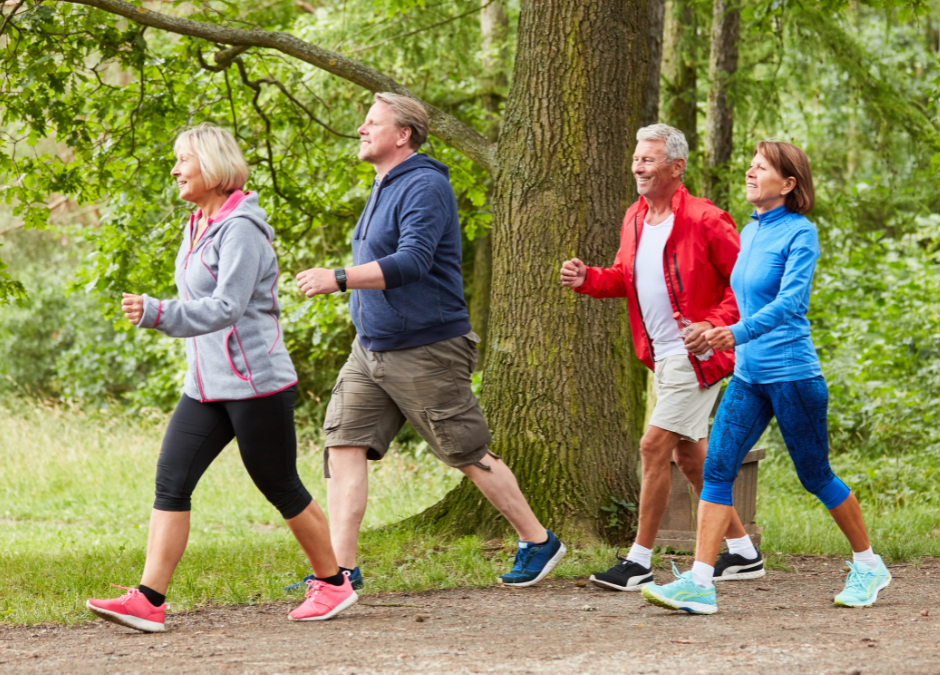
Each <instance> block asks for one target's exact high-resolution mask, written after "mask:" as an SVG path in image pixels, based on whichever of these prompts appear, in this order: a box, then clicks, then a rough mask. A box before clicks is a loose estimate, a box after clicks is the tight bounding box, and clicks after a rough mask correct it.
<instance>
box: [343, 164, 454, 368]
mask: <svg viewBox="0 0 940 675" xmlns="http://www.w3.org/2000/svg"><path fill="white" fill-rule="evenodd" d="M448 176H449V172H448V170H447V167H446V166H445V165H444V164H441V163H440V162H438V161H435V160H433V159H431V158H430V157H428V156H427V155H419V154H414V155H412V156H411V157H409V158H408V159H406V160H405V161H404V162H402V163H401V164H399V165H398V166H396V167H395V168H394V169H392V170H391V171H389V172H388V173H387V174H386V175H385V178H383V179H382V181H381V182H378V181H376V182H374V183H373V184H372V191H371V193H370V194H369V202H368V203H367V204H366V208H365V211H364V212H363V214H362V216H361V217H360V218H359V223H358V224H357V225H356V229H355V230H354V231H353V241H352V246H353V264H354V265H364V264H366V263H370V262H372V261H378V263H379V266H380V267H381V268H382V273H383V274H384V276H385V290H384V291H375V290H371V291H367V290H354V291H353V292H352V297H350V299H349V310H350V313H351V314H352V320H353V323H354V324H355V326H356V332H357V333H358V334H359V341H360V343H361V344H362V346H363V347H364V348H365V349H368V350H370V351H374V352H377V351H388V350H393V349H407V348H409V347H419V346H421V345H427V344H431V343H434V342H440V341H442V340H448V339H450V338H454V337H459V336H461V335H466V334H467V333H469V332H470V316H469V314H468V313H467V303H466V301H465V300H464V296H463V276H462V275H461V271H460V260H461V246H460V220H459V218H458V215H457V199H456V198H455V197H454V190H453V189H452V188H451V186H450V181H449V180H448Z"/></svg>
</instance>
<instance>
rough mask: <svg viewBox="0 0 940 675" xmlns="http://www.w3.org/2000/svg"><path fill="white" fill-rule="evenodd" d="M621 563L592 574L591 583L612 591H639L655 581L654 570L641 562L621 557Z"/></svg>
mask: <svg viewBox="0 0 940 675" xmlns="http://www.w3.org/2000/svg"><path fill="white" fill-rule="evenodd" d="M617 558H618V559H619V560H620V562H619V563H617V564H616V565H614V566H613V567H611V568H610V569H609V570H607V571H606V572H598V573H597V574H592V575H591V583H592V584H594V585H595V586H600V587H601V588H607V589H609V590H612V591H638V590H640V589H641V588H643V586H645V585H646V584H651V583H653V570H651V569H650V568H649V567H643V565H641V564H640V563H636V562H633V561H632V560H627V559H626V558H621V557H620V556H619V555H618V556H617Z"/></svg>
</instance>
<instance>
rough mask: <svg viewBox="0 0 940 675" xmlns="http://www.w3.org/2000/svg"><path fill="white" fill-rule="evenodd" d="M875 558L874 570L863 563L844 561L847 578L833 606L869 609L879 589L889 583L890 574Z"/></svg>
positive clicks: (882, 562) (882, 563) (876, 597)
mask: <svg viewBox="0 0 940 675" xmlns="http://www.w3.org/2000/svg"><path fill="white" fill-rule="evenodd" d="M875 557H876V558H878V567H876V568H875V569H872V568H870V567H869V566H868V565H866V564H865V563H850V562H848V561H846V563H845V564H846V565H848V566H849V576H848V578H847V579H846V580H845V590H844V591H842V592H841V593H839V595H837V596H836V600H835V604H836V605H837V606H838V607H871V606H872V605H874V604H875V600H877V599H878V593H879V592H881V589H883V588H887V586H888V584H890V583H891V572H889V571H888V568H887V567H885V564H884V561H883V560H882V559H881V556H880V555H876V556H875Z"/></svg>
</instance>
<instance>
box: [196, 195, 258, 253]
mask: <svg viewBox="0 0 940 675" xmlns="http://www.w3.org/2000/svg"><path fill="white" fill-rule="evenodd" d="M200 218H202V209H199V210H198V211H196V214H195V215H194V216H193V217H192V219H191V220H190V225H192V224H194V223H195V222H196V221H198V220H199V219H200ZM232 218H243V219H245V220H248V221H250V222H251V223H253V224H254V226H255V227H257V228H258V229H259V230H261V233H262V234H263V235H264V236H265V238H266V239H267V240H268V241H271V242H273V241H274V228H273V227H271V226H270V225H268V222H267V218H268V214H267V212H266V211H265V210H264V209H262V208H261V207H260V206H258V193H257V192H242V191H241V190H235V192H233V193H232V194H231V195H230V196H229V198H228V199H227V200H225V203H224V204H223V205H222V208H221V209H219V212H218V213H216V214H215V217H213V218H210V219H209V227H208V228H207V230H206V233H207V234H209V233H210V232H212V231H214V230H217V229H218V228H219V227H220V226H221V225H222V224H223V223H225V221H227V220H231V219H232ZM203 238H204V239H205V237H203Z"/></svg>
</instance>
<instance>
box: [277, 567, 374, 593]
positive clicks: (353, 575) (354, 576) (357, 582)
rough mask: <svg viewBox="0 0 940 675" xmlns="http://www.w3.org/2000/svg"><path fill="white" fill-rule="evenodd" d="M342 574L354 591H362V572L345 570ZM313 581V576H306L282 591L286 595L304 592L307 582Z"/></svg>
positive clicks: (357, 569)
mask: <svg viewBox="0 0 940 675" xmlns="http://www.w3.org/2000/svg"><path fill="white" fill-rule="evenodd" d="M343 574H345V575H346V576H347V577H348V578H349V583H350V584H352V587H353V590H354V591H360V590H362V572H360V571H359V568H358V567H357V568H355V569H354V570H352V571H351V572H350V571H348V570H347V571H345V572H343ZM314 579H316V576H314V575H313V574H308V575H307V576H305V577H304V578H303V580H302V581H299V582H298V583H296V584H291V585H290V586H285V587H284V590H285V591H287V592H288V593H292V592H294V591H300V590H306V589H307V582H308V581H313V580H314Z"/></svg>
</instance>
